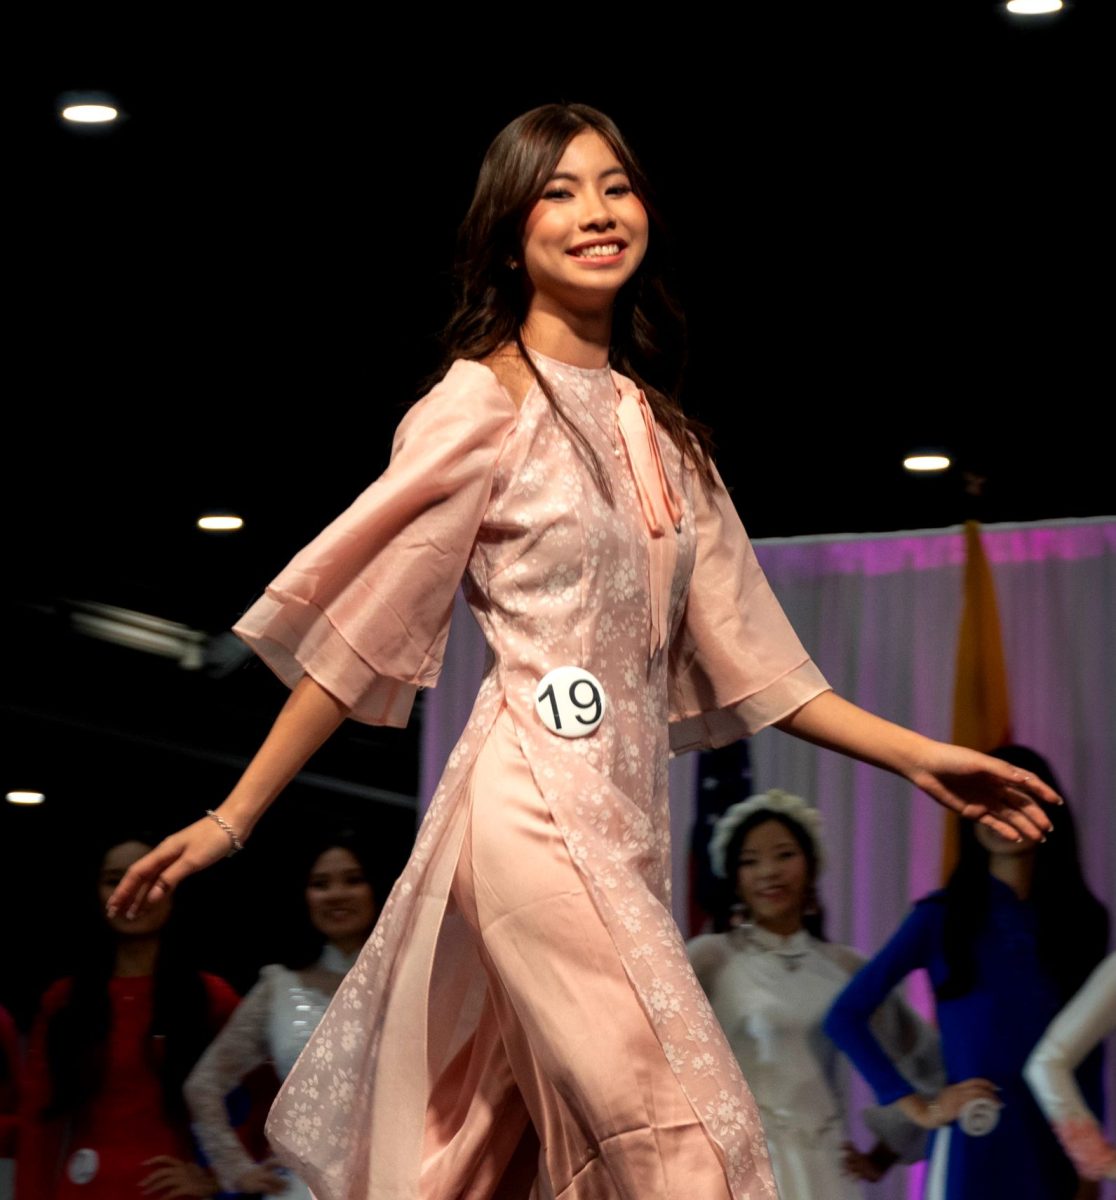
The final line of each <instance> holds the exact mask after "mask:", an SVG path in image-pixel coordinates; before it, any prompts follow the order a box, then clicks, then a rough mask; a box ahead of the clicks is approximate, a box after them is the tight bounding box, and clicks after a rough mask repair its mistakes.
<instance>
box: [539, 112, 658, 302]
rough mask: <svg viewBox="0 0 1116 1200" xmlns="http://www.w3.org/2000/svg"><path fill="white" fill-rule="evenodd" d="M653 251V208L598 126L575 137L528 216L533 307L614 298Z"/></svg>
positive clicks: (604, 300)
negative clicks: (649, 209) (650, 211)
mask: <svg viewBox="0 0 1116 1200" xmlns="http://www.w3.org/2000/svg"><path fill="white" fill-rule="evenodd" d="M646 251H647V211H646V209H644V207H643V205H642V204H641V203H640V201H639V199H638V198H637V197H636V195H635V193H634V192H633V191H632V189H631V182H630V180H629V179H628V176H627V175H626V174H625V172H624V170H623V168H622V167H621V165H620V160H619V159H618V158H617V157H616V154H615V152H614V151H613V150H612V148H611V147H610V146H609V144H608V143H607V142H606V141H605V140H604V138H602V137H601V135H600V134H599V133H596V132H594V131H592V130H584V131H583V132H581V133H579V134H577V135H576V136H575V137H574V138H572V139H571V140H570V143H569V145H568V146H567V147H566V149H565V151H564V152H563V154H562V157H561V159H560V160H559V162H558V165H557V167H556V168H555V170H554V175H553V176H552V177H551V178H550V179H549V180H548V181H547V183H546V186H545V187H544V188H543V194H542V196H541V197H540V198H539V199H538V200H537V201H536V202H535V205H534V207H533V208H532V209H531V211H530V213H529V214H528V217H527V224H526V228H525V230H524V235H523V264H522V266H523V269H524V270H525V271H526V273H527V278H528V280H529V282H530V286H531V289H532V296H531V305H532V307H534V306H536V305H539V304H542V305H545V306H546V307H547V308H548V309H550V310H552V311H553V310H554V309H555V308H557V309H558V310H567V311H571V312H578V311H584V310H586V309H593V308H599V307H600V306H601V304H602V303H608V304H611V303H612V301H613V299H614V298H615V296H616V293H617V292H618V291H619V290H620V288H621V287H623V285H624V284H625V283H627V281H628V280H629V279H631V277H632V275H633V274H634V273H635V271H636V268H637V267H638V266H639V264H640V262H642V260H643V256H644V254H645V253H646Z"/></svg>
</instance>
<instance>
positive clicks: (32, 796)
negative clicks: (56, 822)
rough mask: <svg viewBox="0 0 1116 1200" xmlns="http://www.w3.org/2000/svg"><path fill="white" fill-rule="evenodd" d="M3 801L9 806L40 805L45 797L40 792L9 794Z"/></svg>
mask: <svg viewBox="0 0 1116 1200" xmlns="http://www.w3.org/2000/svg"><path fill="white" fill-rule="evenodd" d="M4 799H5V800H7V802H8V803H9V804H42V802H43V801H44V800H45V799H46V796H45V795H44V794H43V793H42V792H9V793H8V794H7V795H6V796H5V797H4Z"/></svg>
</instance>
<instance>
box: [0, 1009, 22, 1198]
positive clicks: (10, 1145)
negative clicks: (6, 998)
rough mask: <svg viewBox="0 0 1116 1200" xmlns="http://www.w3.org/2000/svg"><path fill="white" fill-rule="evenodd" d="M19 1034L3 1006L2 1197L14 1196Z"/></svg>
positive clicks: (0, 1075)
mask: <svg viewBox="0 0 1116 1200" xmlns="http://www.w3.org/2000/svg"><path fill="white" fill-rule="evenodd" d="M18 1082H19V1037H18V1035H17V1034H16V1027H15V1022H14V1021H13V1020H12V1018H11V1016H10V1015H9V1013H8V1010H7V1009H6V1008H0V1200H11V1197H12V1166H13V1164H12V1159H13V1158H14V1156H15V1147H16V1131H17V1128H18V1120H19V1117H18V1112H19V1087H18Z"/></svg>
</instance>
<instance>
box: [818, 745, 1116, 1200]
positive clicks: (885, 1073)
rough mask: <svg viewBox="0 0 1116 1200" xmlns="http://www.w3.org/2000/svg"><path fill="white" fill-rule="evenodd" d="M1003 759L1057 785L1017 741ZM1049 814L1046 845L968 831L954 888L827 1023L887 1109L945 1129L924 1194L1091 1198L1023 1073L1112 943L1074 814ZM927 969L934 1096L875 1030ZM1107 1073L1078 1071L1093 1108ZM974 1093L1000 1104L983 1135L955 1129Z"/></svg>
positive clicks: (931, 900) (858, 979) (841, 999)
mask: <svg viewBox="0 0 1116 1200" xmlns="http://www.w3.org/2000/svg"><path fill="white" fill-rule="evenodd" d="M994 753H995V756H996V757H998V758H1001V759H1004V760H1005V761H1007V762H1011V763H1014V764H1016V765H1018V766H1023V767H1025V769H1026V770H1028V771H1030V772H1032V773H1033V774H1035V775H1037V776H1038V777H1039V778H1041V779H1043V780H1045V781H1049V782H1051V783H1052V785H1053V786H1057V785H1056V784H1054V782H1053V776H1052V773H1051V771H1050V768H1049V766H1048V764H1047V763H1046V762H1045V761H1044V760H1043V759H1041V758H1040V757H1039V756H1038V755H1037V754H1035V753H1034V752H1033V751H1030V750H1027V749H1026V748H1025V747H1021V746H1009V747H1005V748H1003V749H1002V750H998V751H995V752H994ZM1051 819H1052V820H1053V822H1054V832H1053V833H1052V834H1051V835H1050V837H1049V840H1047V841H1044V842H1043V843H1042V844H1041V845H1039V846H1034V845H1023V844H1019V843H1015V842H1009V841H1007V840H1005V839H1003V838H1000V837H998V836H996V835H995V834H992V833H991V832H990V831H988V830H983V829H976V830H974V829H972V828H964V829H962V830H961V853H960V859H959V861H958V864H957V867H956V869H955V870H954V872H953V874H952V875H951V876H950V879H949V883H948V884H947V885H946V887H945V888H944V889H943V890H941V891H938V892H934V893H932V894H931V895H930V896H928V897H926V898H925V899H924V900H922V901H920V902H919V903H918V904H916V905H915V907H914V909H913V911H912V912H911V914H910V915H909V916H908V917H907V919H906V921H904V923H903V924H902V925H901V926H900V927H899V929H898V931H897V932H896V933H895V934H894V936H893V937H892V938H891V940H890V941H889V942H888V943H887V945H886V946H884V948H883V949H882V950H881V951H880V952H879V954H877V955H876V957H875V958H874V959H872V960H871V962H869V963H867V964H866V965H865V966H864V967H863V968H862V969H861V970H860V971H859V972H858V973H857V974H856V975H855V976H854V977H853V979H852V980H851V981H850V983H849V984H848V986H847V987H846V988H845V990H844V991H843V992H842V993H841V994H840V996H838V997H837V1000H836V1001H835V1002H834V1004H833V1007H832V1009H831V1010H830V1012H829V1016H828V1017H827V1019H826V1022H825V1029H826V1032H827V1033H828V1034H829V1036H830V1037H831V1038H832V1039H833V1041H834V1042H836V1043H837V1045H838V1046H839V1047H840V1048H841V1049H842V1050H843V1051H844V1052H845V1053H846V1054H847V1055H848V1056H849V1058H850V1059H852V1061H853V1062H854V1063H855V1065H856V1067H857V1069H858V1070H859V1071H860V1072H861V1074H863V1075H864V1077H865V1078H866V1079H867V1080H868V1082H869V1083H870V1084H871V1086H872V1087H873V1088H874V1090H875V1092H876V1095H877V1097H878V1098H879V1101H880V1103H881V1104H891V1103H893V1102H896V1101H899V1102H900V1107H901V1108H902V1109H903V1111H904V1112H906V1113H907V1115H908V1116H909V1117H910V1118H911V1119H912V1120H914V1121H915V1122H917V1123H918V1124H920V1125H923V1126H925V1127H926V1128H928V1129H935V1130H936V1131H937V1132H936V1134H935V1138H934V1147H933V1153H932V1157H931V1165H930V1172H929V1175H928V1179H927V1188H926V1197H925V1200H991V1198H993V1197H1005V1198H1007V1197H1010V1198H1011V1200H1074V1198H1077V1197H1085V1196H1088V1195H1089V1194H1090V1193H1089V1192H1088V1191H1087V1190H1085V1191H1079V1181H1078V1179H1077V1175H1076V1173H1075V1171H1074V1169H1073V1167H1072V1165H1071V1164H1070V1161H1069V1159H1068V1158H1067V1157H1066V1156H1065V1154H1064V1153H1063V1152H1062V1150H1061V1148H1060V1147H1059V1145H1058V1143H1057V1141H1056V1140H1055V1138H1054V1136H1053V1134H1052V1133H1051V1132H1050V1127H1049V1126H1048V1125H1047V1123H1046V1121H1045V1119H1044V1118H1043V1115H1042V1113H1041V1112H1040V1111H1039V1109H1038V1107H1037V1105H1036V1104H1035V1102H1034V1099H1033V1098H1032V1096H1031V1094H1030V1091H1029V1090H1028V1088H1027V1085H1026V1082H1025V1081H1024V1079H1023V1065H1024V1063H1025V1062H1026V1060H1027V1056H1028V1054H1029V1053H1030V1051H1031V1050H1032V1049H1033V1047H1034V1046H1035V1044H1036V1043H1037V1041H1038V1040H1039V1038H1040V1037H1041V1036H1042V1034H1043V1032H1044V1030H1045V1029H1046V1026H1047V1025H1048V1024H1049V1023H1050V1021H1051V1020H1052V1019H1053V1018H1054V1016H1055V1015H1056V1014H1057V1012H1058V1011H1059V1009H1060V1008H1061V1007H1062V1005H1063V1004H1065V1002H1066V1001H1067V1000H1068V999H1069V997H1070V996H1072V995H1073V994H1074V992H1075V991H1076V990H1077V989H1078V988H1079V987H1080V985H1081V984H1082V983H1083V982H1084V980H1085V978H1086V977H1087V976H1088V975H1089V973H1090V971H1091V970H1092V969H1093V967H1095V966H1096V964H1097V962H1099V961H1100V959H1101V958H1102V957H1103V955H1104V952H1105V946H1106V943H1107V939H1108V916H1107V913H1106V912H1105V910H1104V908H1103V906H1102V905H1101V904H1100V902H1099V901H1098V900H1097V899H1096V898H1095V897H1094V896H1093V895H1092V893H1091V892H1090V891H1089V889H1088V886H1087V885H1086V883H1085V880H1084V878H1083V877H1082V874H1081V867H1080V863H1079V861H1078V856H1077V841H1076V837H1075V834H1074V830H1073V825H1072V822H1071V819H1070V816H1069V811H1068V809H1067V808H1059V809H1058V810H1057V811H1054V812H1052V813H1051ZM920 968H921V969H924V970H925V971H927V973H928V974H929V976H930V980H931V983H932V984H933V988H934V995H935V1003H936V1007H937V1017H938V1024H939V1027H940V1031H941V1038H942V1053H943V1057H944V1060H945V1067H946V1073H947V1074H946V1077H947V1079H948V1080H949V1081H950V1082H949V1084H948V1085H947V1086H946V1087H945V1088H943V1089H942V1091H941V1092H939V1093H938V1094H937V1095H936V1096H932V1097H930V1096H920V1095H919V1094H917V1093H916V1092H914V1091H913V1090H912V1087H911V1084H910V1083H909V1082H907V1080H905V1079H904V1078H903V1077H902V1075H900V1074H899V1072H898V1071H897V1070H896V1069H895V1067H894V1065H893V1064H892V1061H891V1059H890V1058H889V1057H888V1056H887V1055H886V1054H885V1053H884V1051H883V1050H882V1048H881V1047H880V1045H879V1043H878V1042H877V1041H876V1039H875V1037H874V1036H873V1034H872V1032H871V1029H870V1027H869V1018H870V1017H871V1015H872V1013H873V1012H874V1011H875V1010H876V1009H877V1008H878V1007H879V1005H880V1003H881V1002H882V1001H883V1000H884V999H885V998H886V997H887V995H888V994H889V993H890V991H891V990H892V988H894V987H895V986H896V985H897V984H898V983H899V982H900V981H901V980H902V979H903V978H904V977H905V976H907V975H909V974H910V973H911V972H912V971H916V970H918V969H920ZM1100 1068H1101V1063H1100V1056H1099V1055H1098V1054H1094V1055H1092V1056H1090V1058H1088V1059H1086V1061H1085V1062H1084V1063H1083V1064H1082V1067H1081V1070H1080V1072H1079V1075H1078V1078H1079V1081H1080V1083H1081V1087H1082V1090H1083V1091H1084V1093H1085V1095H1086V1096H1087V1097H1088V1098H1089V1101H1090V1103H1091V1104H1096V1105H1099V1104H1100V1100H1101V1097H1100V1092H1101V1069H1100ZM974 1100H988V1101H992V1102H993V1103H994V1104H995V1105H997V1106H998V1107H997V1108H996V1109H995V1110H994V1111H995V1115H996V1116H997V1117H998V1121H997V1123H996V1126H995V1128H994V1129H992V1130H991V1131H990V1132H988V1133H986V1134H984V1135H983V1136H972V1135H969V1134H966V1133H965V1132H963V1130H962V1128H961V1127H960V1125H958V1124H957V1120H958V1117H959V1116H960V1114H961V1112H962V1110H963V1109H964V1108H965V1106H966V1105H967V1104H969V1103H970V1102H971V1101H974ZM1094 1111H1098V1110H1094ZM1083 1186H1084V1187H1085V1188H1088V1187H1089V1186H1091V1185H1083Z"/></svg>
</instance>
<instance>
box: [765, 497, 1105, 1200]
mask: <svg viewBox="0 0 1116 1200" xmlns="http://www.w3.org/2000/svg"><path fill="white" fill-rule="evenodd" d="M984 544H985V549H986V553H987V555H988V558H989V560H990V562H991V564H992V570H993V574H994V575H995V579H996V588H997V593H998V598H999V604H1000V617H1001V623H1002V627H1003V638H1004V652H1005V656H1006V660H1007V669H1008V676H1009V687H1010V690H1011V702H1012V713H1013V718H1014V727H1015V737H1016V740H1018V741H1020V742H1023V743H1026V744H1028V745H1031V746H1033V747H1035V749H1037V750H1039V751H1040V752H1041V753H1043V754H1045V755H1046V756H1047V757H1048V758H1049V759H1050V761H1051V762H1052V763H1053V765H1054V768H1055V770H1056V772H1057V773H1058V776H1059V778H1060V779H1061V781H1062V785H1063V787H1064V788H1065V791H1066V793H1067V795H1068V796H1069V797H1070V799H1071V801H1072V802H1073V806H1074V812H1075V815H1076V817H1077V820H1078V824H1079V828H1080V830H1081V832H1082V834H1083V836H1082V838H1081V844H1082V852H1083V858H1084V865H1085V872H1086V875H1087V877H1088V879H1089V882H1090V884H1091V885H1092V887H1093V890H1094V891H1095V892H1096V893H1097V895H1098V896H1099V897H1100V898H1101V899H1102V900H1103V901H1104V902H1105V903H1106V904H1107V905H1108V906H1109V909H1110V911H1114V912H1116V870H1114V866H1116V804H1114V798H1116V797H1114V788H1113V782H1112V781H1113V779H1114V778H1116V737H1114V734H1116V646H1114V640H1113V633H1114V631H1116V519H1111V518H1109V519H1097V520H1082V521H1060V522H1052V523H1049V524H1033V525H1025V526H1003V525H1000V526H990V527H987V528H986V529H985V530H984ZM756 552H757V554H758V556H759V559H760V562H761V563H762V564H763V567H764V570H765V571H766V572H767V575H768V578H769V579H770V580H771V583H772V586H773V587H774V589H775V591H776V593H777V594H778V596H779V599H780V600H781V602H782V603H783V606H784V608H785V609H786V611H787V613H788V615H789V616H790V619H791V621H792V622H793V624H794V626H795V628H796V629H797V630H798V633H799V635H800V636H801V637H802V640H803V642H804V643H805V644H806V647H807V649H808V650H809V651H810V652H811V654H812V655H813V656H814V658H815V660H816V661H817V663H818V665H819V666H820V667H821V669H822V671H824V672H825V674H826V676H827V677H828V678H829V681H830V682H831V683H832V684H833V685H834V687H835V688H836V689H837V691H838V692H840V693H841V694H842V695H845V696H847V697H848V698H849V699H851V700H854V701H856V703H858V704H861V705H863V706H864V707H865V708H868V709H871V710H872V711H873V712H878V713H879V714H880V715H881V716H885V717H889V718H891V719H892V720H895V721H899V722H900V723H902V724H904V725H910V726H913V727H914V728H915V729H918V730H920V731H921V732H923V733H926V734H929V735H930V736H932V737H940V738H948V737H949V735H950V726H951V717H952V703H953V669H954V655H955V653H956V641H957V631H958V626H959V621H960V613H961V586H962V569H963V566H964V557H965V549H964V541H963V537H962V533H961V531H960V529H949V530H933V531H927V532H919V533H910V534H907V533H903V534H890V535H872V536H867V537H832V538H794V539H786V540H778V541H775V540H772V541H763V542H757V544H756ZM752 767H753V771H754V772H755V778H756V782H757V785H758V786H759V787H761V788H763V787H771V786H779V787H785V788H787V789H789V790H790V791H794V792H798V793H800V794H801V795H804V796H807V797H810V798H813V799H815V800H816V802H817V803H818V806H819V808H820V809H821V811H822V814H823V817H824V819H825V831H826V842H827V847H828V860H829V866H828V868H827V870H826V873H825V875H824V876H823V879H822V886H821V891H822V896H823V900H824V902H825V905H826V912H827V917H828V924H829V933H830V936H831V937H832V938H833V939H834V940H836V941H842V942H846V943H848V944H849V945H852V946H855V947H857V949H859V950H860V951H862V952H863V953H865V954H871V953H873V952H874V951H876V950H877V949H879V947H880V946H881V945H882V944H883V943H884V942H885V941H886V940H887V938H888V936H889V935H890V934H891V933H892V931H893V930H894V929H895V927H896V925H898V923H899V922H900V920H902V918H903V916H904V915H905V913H906V912H907V910H908V907H909V905H910V902H911V901H912V900H914V899H916V898H917V897H919V896H921V895H923V894H925V893H926V892H928V891H931V890H932V889H933V888H935V887H937V886H939V884H940V878H939V864H940V855H941V837H942V828H943V821H942V818H941V816H940V814H939V813H938V811H937V810H936V808H935V806H934V805H933V804H932V803H931V802H929V801H928V800H926V799H925V798H924V797H921V796H920V795H918V794H916V793H914V792H913V791H912V789H911V788H909V787H908V786H907V785H906V784H904V783H903V782H902V781H900V780H898V779H895V778H893V777H891V776H889V775H886V774H884V773H883V772H881V771H876V770H873V769H871V768H868V767H863V766H860V765H859V764H856V763H852V762H849V761H847V760H845V759H843V758H841V757H840V756H838V755H835V754H827V753H825V752H823V751H819V750H816V749H815V748H814V747H812V746H808V745H806V744H804V743H801V742H797V741H795V740H794V739H793V738H787V737H783V736H782V735H780V734H779V733H777V732H776V731H773V730H772V731H765V732H764V733H762V734H760V735H759V736H758V737H757V738H755V739H754V741H753V745H752ZM908 994H909V996H910V997H911V999H912V1000H913V1001H914V1002H915V1003H916V1004H917V1005H918V1007H919V1008H920V1009H921V1010H922V1011H924V1012H930V1011H932V1006H931V1004H930V1002H929V993H928V989H927V987H926V985H925V981H924V980H921V979H919V980H916V981H913V983H912V985H911V986H910V987H909V989H908ZM1114 1065H1116V1047H1113V1048H1110V1053H1109V1061H1108V1071H1107V1082H1108V1095H1109V1097H1110V1105H1109V1107H1110V1114H1111V1109H1112V1108H1113V1107H1114V1106H1116V1069H1114ZM854 1097H855V1098H854V1105H853V1106H854V1107H857V1108H858V1107H859V1103H858V1102H859V1101H863V1099H864V1098H865V1091H864V1089H863V1087H862V1085H860V1084H859V1081H857V1084H856V1085H855V1086H854ZM1109 1124H1110V1127H1112V1126H1113V1120H1112V1116H1111V1115H1110V1118H1109ZM911 1174H914V1173H913V1172H912V1173H911ZM906 1187H910V1189H911V1190H910V1191H909V1193H908V1192H907V1190H906ZM906 1187H905V1186H904V1184H903V1182H902V1181H901V1180H899V1179H896V1180H894V1181H891V1182H888V1181H887V1180H885V1181H884V1182H883V1183H881V1184H879V1185H877V1186H876V1187H874V1188H869V1189H867V1191H868V1194H870V1195H871V1196H873V1197H880V1198H881V1200H883V1198H884V1197H886V1198H887V1200H892V1198H893V1197H894V1198H897V1197H899V1196H903V1195H907V1194H909V1195H910V1196H912V1197H914V1196H917V1195H919V1194H920V1192H919V1191H918V1190H916V1189H917V1181H909V1182H908V1184H907V1185H906ZM1104 1195H1105V1196H1106V1198H1112V1197H1116V1188H1110V1189H1109V1190H1108V1191H1106V1192H1105V1193H1104Z"/></svg>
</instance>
